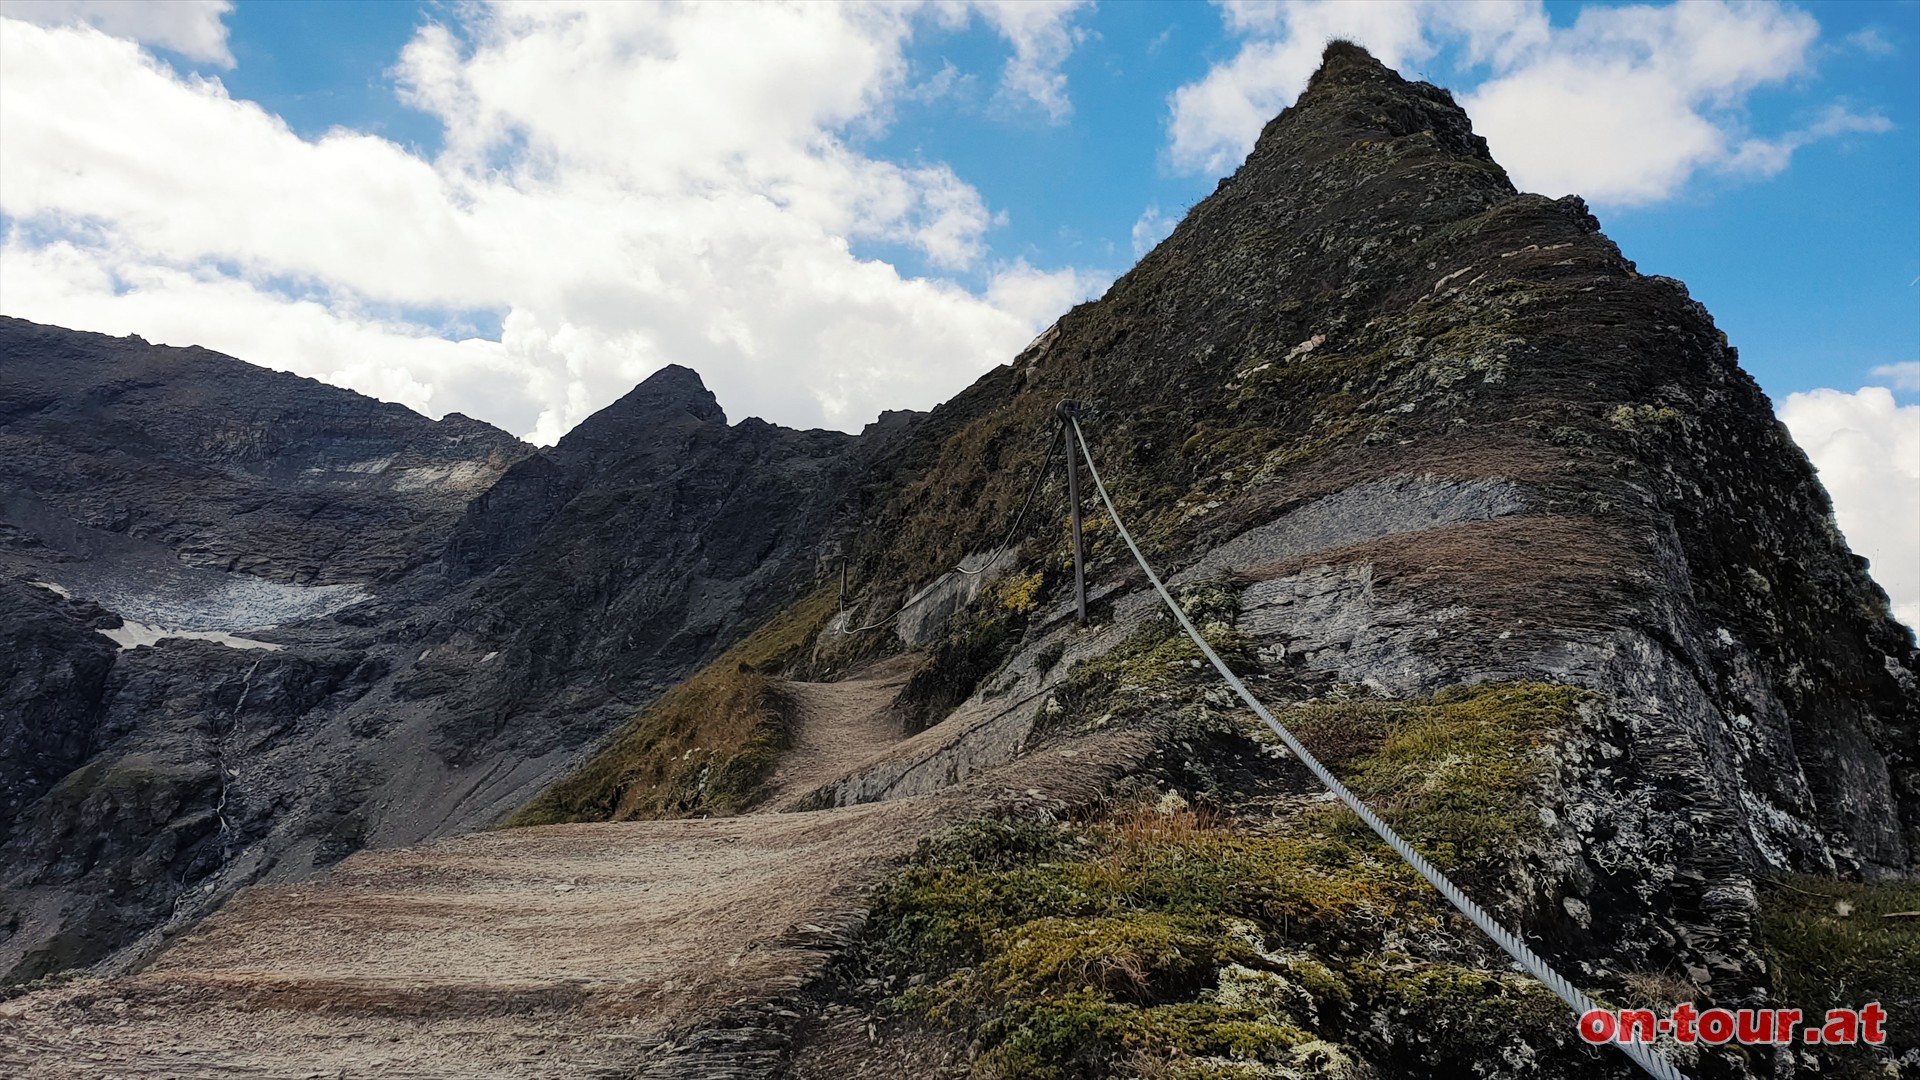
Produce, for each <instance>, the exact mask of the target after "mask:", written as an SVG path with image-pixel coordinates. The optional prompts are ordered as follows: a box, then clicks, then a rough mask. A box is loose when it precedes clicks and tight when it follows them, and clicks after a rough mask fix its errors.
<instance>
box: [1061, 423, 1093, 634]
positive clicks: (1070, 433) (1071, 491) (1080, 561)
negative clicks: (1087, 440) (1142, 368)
mask: <svg viewBox="0 0 1920 1080" xmlns="http://www.w3.org/2000/svg"><path fill="white" fill-rule="evenodd" d="M1054 415H1056V416H1058V417H1059V418H1060V436H1061V438H1063V439H1066V440H1068V442H1067V506H1068V509H1069V512H1070V514H1071V516H1072V518H1073V599H1074V611H1075V614H1076V615H1077V617H1078V618H1079V620H1080V625H1081V626H1085V625H1086V624H1087V569H1086V564H1087V545H1086V541H1085V539H1084V538H1083V537H1082V534H1081V528H1080V524H1081V523H1080V466H1079V459H1078V458H1077V457H1075V455H1074V452H1073V442H1072V440H1073V439H1074V438H1075V437H1076V436H1077V435H1078V434H1079V432H1080V421H1079V416H1080V403H1079V402H1076V401H1074V400H1073V399H1072V398H1068V399H1066V400H1065V401H1062V402H1061V403H1060V404H1059V405H1057V406H1055V407H1054ZM1069 428H1071V429H1072V430H1068V429H1069Z"/></svg>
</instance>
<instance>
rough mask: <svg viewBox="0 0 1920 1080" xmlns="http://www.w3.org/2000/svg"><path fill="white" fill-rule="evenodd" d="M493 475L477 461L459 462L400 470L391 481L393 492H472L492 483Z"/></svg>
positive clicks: (486, 466) (490, 470)
mask: <svg viewBox="0 0 1920 1080" xmlns="http://www.w3.org/2000/svg"><path fill="white" fill-rule="evenodd" d="M493 475H494V471H493V469H492V468H491V467H490V466H488V465H487V464H486V463H484V462H479V461H460V462H455V463H454V464H451V465H420V466H416V467H414V468H411V469H401V470H400V471H399V473H398V474H397V475H396V476H395V477H394V479H393V490H395V491H428V490H434V489H450V490H453V491H474V490H478V489H480V488H484V487H486V486H488V485H489V484H491V483H493Z"/></svg>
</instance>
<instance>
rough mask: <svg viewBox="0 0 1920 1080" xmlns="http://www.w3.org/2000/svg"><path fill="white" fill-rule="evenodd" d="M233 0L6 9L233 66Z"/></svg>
mask: <svg viewBox="0 0 1920 1080" xmlns="http://www.w3.org/2000/svg"><path fill="white" fill-rule="evenodd" d="M232 10H233V3H232V0H7V2H6V3H5V4H4V5H0V14H4V15H5V16H6V17H7V18H9V19H18V20H20V21H22V22H28V23H35V24H38V25H40V26H91V27H93V28H94V29H96V30H101V31H104V32H106V33H109V34H112V35H113V36H114V37H121V38H128V39H130V40H133V41H138V42H141V43H142V44H146V45H154V46H157V47H159V48H162V49H171V50H173V51H174V52H177V53H179V54H180V55H181V56H184V57H187V58H188V59H190V60H204V61H206V62H208V63H211V64H216V65H218V66H220V67H223V68H230V67H232V66H233V53H231V52H229V51H228V50H227V24H226V23H224V22H222V21H221V19H222V18H224V17H225V15H226V14H227V12H229V11H232Z"/></svg>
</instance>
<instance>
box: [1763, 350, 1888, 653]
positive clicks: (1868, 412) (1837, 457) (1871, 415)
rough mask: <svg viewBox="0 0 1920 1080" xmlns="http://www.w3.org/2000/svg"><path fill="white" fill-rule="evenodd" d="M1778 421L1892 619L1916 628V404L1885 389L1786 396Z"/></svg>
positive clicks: (1830, 391)
mask: <svg viewBox="0 0 1920 1080" xmlns="http://www.w3.org/2000/svg"><path fill="white" fill-rule="evenodd" d="M1780 419H1781V421H1783V422H1784V423H1785V424H1786V425H1787V429H1788V430H1789V431H1791V432H1792V433H1793V438H1794V441H1795V442H1798V443H1799V444H1800V446H1801V448H1802V449H1804V450H1805V451H1806V452H1807V456H1808V457H1809V458H1812V459H1813V464H1814V466H1815V467H1816V468H1818V469H1819V470H1820V480H1821V482H1822V483H1824V484H1825V485H1826V487H1827V492H1828V493H1829V494H1830V495H1832V496H1833V513H1834V518H1835V519H1836V520H1837V521H1838V522H1839V525H1840V531H1841V532H1843V533H1845V534H1846V537H1847V541H1848V543H1849V544H1851V545H1852V547H1853V550H1854V551H1855V552H1856V553H1857V554H1859V555H1862V556H1864V557H1865V558H1866V559H1867V561H1868V562H1869V563H1871V564H1872V573H1873V578H1874V580H1875V581H1878V582H1879V583H1880V587H1881V588H1883V589H1885V590H1886V591H1887V595H1888V597H1890V598H1891V599H1892V601H1893V613H1894V616H1895V617H1896V618H1898V619H1899V620H1900V621H1901V622H1904V623H1906V624H1907V625H1908V626H1910V627H1914V628H1916V629H1920V405H1896V404H1895V403H1894V400H1893V393H1892V391H1890V390H1888V389H1887V388H1886V387H1884V386H1869V387H1865V388H1863V389H1861V390H1858V391H1856V392H1854V393H1851V394H1847V393H1842V392H1841V391H1839V390H1825V389H1822V390H1810V391H1807V392H1806V393H1802V394H1789V395H1788V396H1787V400H1786V402H1785V403H1784V404H1782V405H1781V406H1780Z"/></svg>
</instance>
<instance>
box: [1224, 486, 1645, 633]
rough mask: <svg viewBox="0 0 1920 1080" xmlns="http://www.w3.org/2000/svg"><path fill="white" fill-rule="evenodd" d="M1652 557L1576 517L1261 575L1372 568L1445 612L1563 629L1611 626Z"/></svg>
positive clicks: (1354, 552) (1357, 550)
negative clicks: (1358, 566)
mask: <svg viewBox="0 0 1920 1080" xmlns="http://www.w3.org/2000/svg"><path fill="white" fill-rule="evenodd" d="M1646 562H1647V556H1646V555H1645V554H1644V553H1643V552H1641V551H1640V550H1638V548H1637V547H1636V545H1635V544H1634V543H1633V542H1632V537H1631V534H1630V533H1629V532H1628V531H1627V530H1626V529H1625V528H1623V527H1622V526H1620V525H1619V524H1617V523H1614V522H1611V521H1607V520H1603V519H1600V518H1594V517H1588V516H1583V515H1574V514H1541V515H1529V516H1523V517H1508V518H1498V519H1495V520H1493V521H1474V522H1468V523H1466V524H1462V525H1448V526H1443V527H1441V528H1437V529H1426V530H1423V531H1421V532H1415V533H1403V534H1401V535H1398V536H1389V537H1386V538H1384V539H1380V540H1372V541H1368V542H1367V543H1364V544H1352V545H1349V546H1347V547H1342V548H1334V549H1332V550H1329V551H1321V552H1316V553H1314V554H1312V555H1307V556H1303V557H1301V558H1297V559H1287V560H1283V561H1281V562H1276V563H1270V564H1268V565H1266V566H1259V567H1253V568H1250V569H1248V570H1246V571H1244V572H1243V573H1242V574H1241V575H1240V577H1241V579H1242V580H1245V581H1269V580H1272V579H1274V578H1280V577H1287V576H1289V575H1291V574H1297V573H1299V572H1300V571H1302V570H1305V569H1308V568H1309V567H1313V566H1330V565H1331V566H1338V565H1342V564H1349V563H1371V564H1373V567H1374V582H1375V585H1376V586H1378V587H1379V588H1381V589H1382V590H1383V591H1384V592H1386V593H1388V594H1390V595H1396V594H1397V595H1400V596H1403V597H1406V598H1408V599H1413V600H1418V601H1420V602H1421V603H1424V604H1431V605H1434V606H1437V607H1463V608H1470V609H1473V610H1476V611H1479V612H1482V613H1484V614H1488V615H1493V616H1497V617H1500V618H1506V619H1513V620H1531V621H1534V622H1541V623H1547V624H1551V625H1557V626H1587V625H1606V624H1607V619H1608V616H1610V615H1612V614H1614V613H1617V612H1618V611H1619V609H1620V608H1621V607H1622V606H1623V605H1624V604H1626V603H1627V602H1628V601H1629V600H1630V599H1631V598H1632V596H1633V594H1634V593H1635V592H1636V591H1638V590H1639V589H1641V588H1643V587H1644V585H1645V578H1644V573H1645V572H1644V570H1643V567H1644V565H1645V564H1646Z"/></svg>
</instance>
